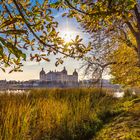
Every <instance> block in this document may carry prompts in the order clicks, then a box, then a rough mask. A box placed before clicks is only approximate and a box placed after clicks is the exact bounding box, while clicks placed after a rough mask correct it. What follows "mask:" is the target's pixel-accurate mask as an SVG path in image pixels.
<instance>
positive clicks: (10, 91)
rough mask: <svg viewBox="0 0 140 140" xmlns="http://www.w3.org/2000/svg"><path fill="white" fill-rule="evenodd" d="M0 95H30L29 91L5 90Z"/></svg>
mask: <svg viewBox="0 0 140 140" xmlns="http://www.w3.org/2000/svg"><path fill="white" fill-rule="evenodd" d="M0 93H7V94H11V93H12V94H22V93H29V91H26V92H25V90H3V91H0Z"/></svg>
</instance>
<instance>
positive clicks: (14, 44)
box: [0, 0, 90, 72]
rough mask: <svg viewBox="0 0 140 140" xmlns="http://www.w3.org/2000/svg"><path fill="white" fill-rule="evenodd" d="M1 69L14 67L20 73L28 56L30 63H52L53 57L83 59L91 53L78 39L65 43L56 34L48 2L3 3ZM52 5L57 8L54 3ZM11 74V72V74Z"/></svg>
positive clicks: (16, 0) (15, 0) (4, 0)
mask: <svg viewBox="0 0 140 140" xmlns="http://www.w3.org/2000/svg"><path fill="white" fill-rule="evenodd" d="M0 4H1V5H0V13H1V14H0V68H1V69H2V70H3V71H4V70H5V69H4V68H5V67H12V71H20V70H21V69H20V67H21V66H22V62H23V61H26V59H27V54H28V55H30V60H31V61H33V60H36V61H37V62H39V61H41V60H42V59H43V60H45V61H50V60H49V58H48V56H49V55H50V54H54V55H56V54H58V53H60V54H63V56H62V57H61V58H58V59H57V62H56V66H57V65H58V64H60V63H62V62H63V58H64V57H73V58H78V59H79V58H81V57H83V55H84V54H85V53H86V52H87V51H88V50H89V49H90V47H88V48H87V47H86V46H85V45H84V44H82V40H81V39H80V38H79V36H77V37H76V39H75V40H73V41H71V42H69V43H66V42H65V41H64V40H63V39H62V38H61V37H60V36H59V32H57V30H56V28H57V27H58V22H57V21H55V19H54V17H53V14H52V13H53V11H52V9H51V8H50V2H49V1H48V0H42V1H41V2H40V1H35V0H34V1H30V0H26V1H25V0H20V1H19V0H0ZM52 5H57V3H56V4H55V3H53V4H52ZM12 71H11V72H12Z"/></svg>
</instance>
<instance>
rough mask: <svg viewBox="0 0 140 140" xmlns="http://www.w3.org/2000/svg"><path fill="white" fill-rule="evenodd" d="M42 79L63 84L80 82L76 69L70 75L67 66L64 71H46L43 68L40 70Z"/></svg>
mask: <svg viewBox="0 0 140 140" xmlns="http://www.w3.org/2000/svg"><path fill="white" fill-rule="evenodd" d="M40 81H45V82H50V83H61V84H70V83H71V84H75V85H76V84H78V73H77V71H76V69H75V71H74V72H73V74H72V75H68V73H67V70H66V68H65V67H64V69H63V70H62V71H50V72H48V73H46V72H45V71H44V70H43V68H42V70H41V71H40Z"/></svg>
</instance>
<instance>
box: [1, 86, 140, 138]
mask: <svg viewBox="0 0 140 140" xmlns="http://www.w3.org/2000/svg"><path fill="white" fill-rule="evenodd" d="M133 100H135V101H137V102H139V97H137V96H136V95H135V96H133V97H132V96H126V97H124V98H121V99H119V98H115V97H113V96H112V95H110V94H108V91H107V90H105V89H104V90H102V92H101V91H100V89H92V88H91V89H84V88H83V89H36V90H31V91H30V92H28V93H27V92H26V91H25V93H22V94H14V93H13V94H12V93H11V94H8V93H2V94H0V140H90V139H98V136H99V139H104V138H102V135H101V134H100V133H99V132H100V131H103V129H104V126H106V124H108V123H109V122H111V121H112V120H113V119H114V118H116V117H118V116H120V115H121V114H122V113H124V112H126V111H128V110H129V107H130V106H131V105H132V101H133ZM102 134H103V133H102ZM106 139H107V138H106ZM108 139H109V138H108Z"/></svg>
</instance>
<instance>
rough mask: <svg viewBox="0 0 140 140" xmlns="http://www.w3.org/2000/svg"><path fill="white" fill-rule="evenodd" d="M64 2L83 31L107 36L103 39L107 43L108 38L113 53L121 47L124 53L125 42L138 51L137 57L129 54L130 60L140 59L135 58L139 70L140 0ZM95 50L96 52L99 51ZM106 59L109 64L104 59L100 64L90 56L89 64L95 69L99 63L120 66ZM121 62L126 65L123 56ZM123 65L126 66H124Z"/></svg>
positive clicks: (73, 0)
mask: <svg viewBox="0 0 140 140" xmlns="http://www.w3.org/2000/svg"><path fill="white" fill-rule="evenodd" d="M61 2H62V1H61ZM63 4H64V5H65V7H66V8H69V12H67V14H66V15H67V16H68V17H72V18H73V17H74V18H76V19H77V21H78V22H79V23H80V24H81V26H82V27H83V29H84V31H86V32H88V33H90V34H92V35H93V38H95V36H96V34H95V33H97V32H99V31H102V33H101V38H104V37H106V38H105V39H104V41H105V42H106V41H108V44H109V46H110V47H112V49H111V50H112V52H114V51H115V50H117V49H119V50H118V51H120V52H121V50H122V52H124V48H123V45H125V47H128V49H129V48H131V49H132V50H133V51H134V52H135V55H134V56H133V55H129V56H128V57H130V59H133V57H137V58H138V59H137V60H138V61H136V62H137V63H135V67H137V69H139V67H140V1H139V0H98V1H97V0H89V1H84V0H76V1H75V0H70V1H68V0H65V1H63ZM132 38H133V41H132ZM93 42H94V41H93ZM93 44H94V43H93ZM104 47H105V46H104V45H101V47H100V48H104ZM110 47H109V50H110ZM93 48H94V47H93ZM93 51H94V52H95V51H96V50H93ZM109 52H110V51H109ZM132 54H134V53H132ZM96 55H97V56H98V55H99V54H95V53H94V57H95V56H96ZM105 55H106V54H105ZM109 56H110V55H109ZM92 57H93V56H92ZM92 57H91V58H92ZM102 57H103V56H102ZM117 57H119V56H117ZM112 58H114V57H112ZM100 60H101V59H100ZM106 60H107V61H106V62H105V63H106V64H104V65H102V62H104V60H103V61H101V62H100V64H101V65H99V64H98V62H97V61H96V59H95V60H94V62H93V61H92V59H90V61H89V59H88V61H87V64H89V65H90V66H91V67H94V66H95V67H94V68H96V67H97V66H98V67H100V68H101V67H102V66H103V69H104V66H106V67H108V66H109V65H112V64H113V65H116V67H117V66H118V68H119V65H118V63H117V62H114V61H112V60H111V59H106ZM116 60H118V59H117V58H116ZM91 61H92V62H91ZM121 61H122V62H121V63H123V64H124V60H123V59H122V60H121ZM95 64H96V65H95ZM122 66H124V67H125V65H122ZM131 66H132V65H131ZM91 67H90V68H91ZM131 69H133V67H131ZM131 69H130V70H131ZM125 70H126V69H125ZM130 72H131V71H130ZM132 73H133V72H132ZM137 74H139V73H137ZM114 76H117V75H114ZM131 81H132V80H131Z"/></svg>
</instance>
